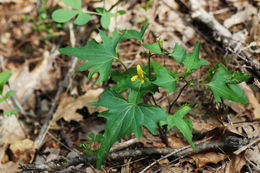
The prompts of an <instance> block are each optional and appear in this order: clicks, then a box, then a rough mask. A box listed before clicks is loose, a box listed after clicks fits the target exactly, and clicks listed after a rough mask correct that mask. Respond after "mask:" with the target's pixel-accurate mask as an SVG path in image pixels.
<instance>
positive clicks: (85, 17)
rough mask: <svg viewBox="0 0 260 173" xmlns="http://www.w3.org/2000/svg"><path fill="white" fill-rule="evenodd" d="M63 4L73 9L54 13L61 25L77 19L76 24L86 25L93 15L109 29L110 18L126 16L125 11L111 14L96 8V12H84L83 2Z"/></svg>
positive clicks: (63, 0) (77, 0)
mask: <svg viewBox="0 0 260 173" xmlns="http://www.w3.org/2000/svg"><path fill="white" fill-rule="evenodd" d="M62 2H63V3H64V4H65V5H67V6H68V7H70V8H72V9H57V10H55V11H54V12H53V13H52V19H53V20H54V21H56V22H59V23H65V22H68V21H69V20H71V19H72V18H73V17H76V16H77V17H76V19H75V20H74V24H76V25H85V24H87V23H88V22H89V21H90V20H91V16H90V14H91V15H98V16H100V23H101V25H102V27H103V28H104V29H108V27H109V24H110V17H113V16H119V15H123V14H125V11H117V12H116V13H111V12H109V11H107V10H106V9H104V8H96V9H95V10H96V11H95V12H94V11H84V10H82V9H81V8H82V4H81V0H73V1H72V0H62Z"/></svg>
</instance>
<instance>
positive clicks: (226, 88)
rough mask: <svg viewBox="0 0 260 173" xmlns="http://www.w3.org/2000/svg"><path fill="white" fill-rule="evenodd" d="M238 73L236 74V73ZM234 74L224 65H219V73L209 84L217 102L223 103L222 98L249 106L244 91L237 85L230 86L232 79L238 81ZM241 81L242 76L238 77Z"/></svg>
mask: <svg viewBox="0 0 260 173" xmlns="http://www.w3.org/2000/svg"><path fill="white" fill-rule="evenodd" d="M235 73H236V72H235ZM235 76H237V75H234V73H233V74H232V73H231V72H229V71H228V70H227V68H226V67H225V66H224V65H223V64H219V65H218V69H217V72H216V73H215V74H214V76H213V78H212V80H211V82H210V83H208V84H207V86H209V88H210V89H211V91H212V92H213V94H214V98H215V100H216V101H218V102H221V98H223V99H227V100H232V101H235V102H239V103H242V104H247V103H248V100H247V97H246V95H245V93H244V91H243V90H242V89H241V88H240V87H239V85H237V84H229V83H228V82H230V79H232V80H233V81H234V80H235V79H236V78H235ZM237 78H238V79H237V80H240V82H241V78H240V75H238V76H237Z"/></svg>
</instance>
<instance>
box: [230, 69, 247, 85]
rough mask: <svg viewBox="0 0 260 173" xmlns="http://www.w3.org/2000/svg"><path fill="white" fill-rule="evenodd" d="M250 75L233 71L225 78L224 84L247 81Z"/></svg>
mask: <svg viewBox="0 0 260 173" xmlns="http://www.w3.org/2000/svg"><path fill="white" fill-rule="evenodd" d="M250 77H251V76H250V75H248V74H246V73H242V72H240V71H235V72H233V73H232V75H231V76H230V77H229V78H227V80H226V84H239V83H241V82H244V81H247V80H248V79H249V78H250Z"/></svg>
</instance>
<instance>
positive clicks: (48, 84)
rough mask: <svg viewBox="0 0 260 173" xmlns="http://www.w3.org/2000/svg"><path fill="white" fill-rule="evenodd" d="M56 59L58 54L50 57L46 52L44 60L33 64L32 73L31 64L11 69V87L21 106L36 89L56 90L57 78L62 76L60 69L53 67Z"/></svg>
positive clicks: (38, 60) (40, 59) (41, 59)
mask: <svg viewBox="0 0 260 173" xmlns="http://www.w3.org/2000/svg"><path fill="white" fill-rule="evenodd" d="M55 58H56V54H52V55H50V54H49V52H47V51H46V52H44V55H43V57H42V58H39V59H37V60H35V61H36V62H33V63H34V64H35V67H34V68H33V70H32V71H30V70H29V63H25V64H24V65H23V66H22V67H21V68H18V69H17V68H13V69H11V71H12V76H11V78H10V80H9V83H10V87H11V89H15V96H16V98H17V99H18V100H19V101H20V103H21V104H23V103H24V102H26V101H27V100H28V99H29V98H30V97H31V95H32V94H33V92H34V90H36V89H41V90H54V89H55V87H56V82H57V78H59V76H60V71H59V68H57V67H54V66H53V63H55Z"/></svg>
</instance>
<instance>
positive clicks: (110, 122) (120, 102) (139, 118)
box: [94, 89, 166, 168]
mask: <svg viewBox="0 0 260 173" xmlns="http://www.w3.org/2000/svg"><path fill="white" fill-rule="evenodd" d="M94 105H96V106H103V107H106V108H108V110H107V111H105V112H102V113H101V114H100V115H99V116H102V117H105V118H106V119H107V123H106V125H105V132H104V134H103V140H102V142H101V147H100V149H99V150H98V153H97V167H98V168H100V166H101V164H102V163H103V161H104V159H105V156H106V154H107V153H108V151H109V149H110V148H111V146H112V145H113V144H114V143H115V142H116V141H118V140H119V139H121V138H123V137H125V136H130V135H131V134H132V133H134V134H135V136H136V137H138V138H139V137H141V135H142V126H144V127H146V128H147V129H148V130H149V131H150V132H151V133H152V134H156V129H157V128H158V123H159V122H160V121H163V120H166V113H165V112H164V110H163V109H161V108H159V107H155V106H152V105H145V104H133V103H129V102H128V101H126V100H125V99H124V98H123V97H122V96H120V95H119V94H117V93H116V92H114V91H112V90H108V89H107V90H105V91H104V93H102V94H101V97H100V99H99V101H98V102H96V103H94Z"/></svg>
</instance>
